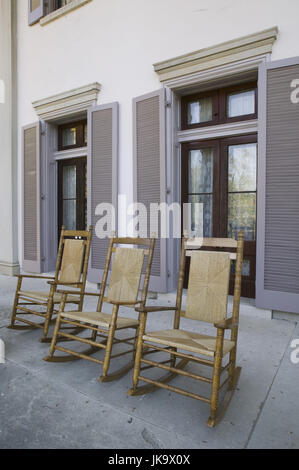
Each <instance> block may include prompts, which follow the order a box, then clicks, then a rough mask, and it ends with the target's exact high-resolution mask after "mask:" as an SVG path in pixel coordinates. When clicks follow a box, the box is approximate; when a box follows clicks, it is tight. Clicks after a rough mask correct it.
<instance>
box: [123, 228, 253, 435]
mask: <svg viewBox="0 0 299 470" xmlns="http://www.w3.org/2000/svg"><path fill="white" fill-rule="evenodd" d="M201 242H202V243H201ZM201 242H199V240H198V239H190V240H187V239H186V238H183V240H182V248H181V260H180V271H179V279H178V288H177V299H176V306H175V307H145V306H141V307H139V308H137V309H136V310H137V311H138V312H140V314H141V315H140V327H139V333H138V341H137V350H136V356H135V365H134V374H133V388H132V389H130V390H129V391H128V394H129V395H143V394H145V393H148V392H151V391H154V390H156V389H157V388H159V387H160V388H164V389H167V390H171V391H173V392H176V393H179V394H181V395H185V396H187V397H191V398H195V399H197V400H201V401H204V402H206V403H209V404H210V417H209V419H208V422H207V424H208V425H209V426H210V427H213V426H215V424H216V422H218V420H219V419H220V417H221V416H222V415H223V414H224V412H225V409H226V408H227V406H228V404H229V402H230V400H231V397H232V394H233V392H234V390H235V387H236V383H237V381H238V378H239V374H240V370H241V369H240V368H239V367H238V368H236V351H237V339H238V321H239V306H240V292H241V274H242V262H243V246H244V235H243V233H242V232H240V233H239V237H238V241H236V240H233V239H228V238H227V239H217V238H204V239H201ZM201 247H205V248H206V247H210V248H211V249H213V250H215V249H216V248H219V249H220V250H222V251H204V250H198V248H201ZM232 249H234V251H236V253H231V252H230V253H228V252H224V251H223V250H228V251H232ZM193 250H196V251H193ZM186 256H191V263H190V273H189V284H188V291H187V304H186V311H182V309H181V305H182V292H183V284H184V273H185V263H186ZM231 259H234V260H236V268H235V283H234V298H233V312H232V316H231V317H230V318H227V300H228V289H229V278H230V260H231ZM167 310H168V311H169V310H173V311H175V316H174V326H173V329H169V330H162V331H154V332H146V319H147V314H148V313H150V312H162V311H167ZM181 316H183V317H186V318H190V319H192V320H200V321H204V322H209V323H213V324H214V326H215V328H216V329H217V335H216V336H215V337H214V336H206V335H202V334H199V333H195V332H191V331H186V330H182V329H180V317H181ZM225 330H230V331H231V333H230V338H229V339H225V338H224V333H225ZM158 351H163V352H165V353H167V355H169V354H170V360H168V361H163V362H154V361H153V360H149V359H147V358H145V357H144V356H145V355H149V354H152V353H154V352H158ZM182 351H183V352H182ZM191 353H192V354H191ZM228 354H229V359H228V362H227V363H226V364H225V365H223V364H222V360H223V358H224V357H225V356H227V355H228ZM202 356H205V357H202ZM207 357H208V359H207ZM178 359H180V362H178V363H177V362H176V361H177V360H178ZM189 361H192V362H195V363H198V364H201V365H204V366H209V367H212V368H213V374H212V378H210V377H205V376H203V375H197V374H195V373H191V372H189V371H187V370H184V367H185V366H186V365H187V363H188V362H189ZM167 362H169V363H170V365H166V363H167ZM141 365H142V367H141ZM153 367H158V368H160V369H163V370H165V371H167V372H168V373H167V374H166V375H164V376H163V377H162V378H161V379H160V380H153V379H151V378H148V377H144V376H141V375H140V374H141V371H143V370H145V369H150V368H153ZM224 372H226V373H227V374H228V375H227V378H226V379H225V380H223V381H222V383H220V379H221V375H222V373H224ZM176 375H182V376H184V377H189V378H192V379H196V380H201V381H204V382H206V383H209V384H210V385H211V394H210V397H203V396H200V395H198V394H195V393H191V392H189V391H187V390H184V389H182V388H177V387H173V386H170V385H167V383H168V382H169V381H170V380H172V379H173V378H174V377H175V376H176ZM140 380H141V381H143V382H146V383H147V385H143V386H140V387H138V382H139V381H140ZM226 385H228V390H227V392H226V396H225V398H224V400H223V403H222V412H220V413H219V412H218V402H219V392H220V390H221V389H222V388H223V387H225V386H226Z"/></svg>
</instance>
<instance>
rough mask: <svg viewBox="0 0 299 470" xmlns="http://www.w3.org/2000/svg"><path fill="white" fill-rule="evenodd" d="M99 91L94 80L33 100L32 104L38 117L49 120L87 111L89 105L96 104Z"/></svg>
mask: <svg viewBox="0 0 299 470" xmlns="http://www.w3.org/2000/svg"><path fill="white" fill-rule="evenodd" d="M100 91H101V85H100V84H99V83H97V82H95V83H91V84H90V85H85V86H82V87H79V88H75V89H73V90H69V91H66V92H63V93H59V94H57V95H53V96H50V97H48V98H43V99H41V100H38V101H34V102H33V103H32V106H33V107H34V109H35V111H36V114H37V115H38V116H39V118H40V119H42V120H44V121H51V120H54V119H59V118H62V117H64V116H68V115H73V114H77V113H80V112H82V111H87V109H88V108H89V107H90V106H95V105H97V101H98V95H99V93H100Z"/></svg>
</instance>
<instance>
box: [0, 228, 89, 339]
mask: <svg viewBox="0 0 299 470" xmlns="http://www.w3.org/2000/svg"><path fill="white" fill-rule="evenodd" d="M91 236H92V227H90V228H89V230H88V231H87V230H86V231H79V230H78V231H77V230H76V231H74V230H65V227H64V226H63V227H62V230H61V235H60V241H59V247H58V254H57V261H56V269H55V276H36V275H25V274H20V275H19V276H18V283H17V289H16V294H15V301H14V306H13V310H12V315H11V323H10V325H9V326H8V328H12V329H16V330H25V329H30V328H41V329H42V330H43V337H42V338H41V341H42V342H49V341H50V340H51V339H50V338H47V335H48V331H49V326H50V324H52V323H53V320H52V316H53V314H57V313H58V310H56V309H55V308H54V306H55V304H60V302H61V299H62V294H61V293H58V292H57V287H58V286H62V285H63V286H73V287H74V288H76V289H75V290H73V291H72V294H70V295H69V296H68V297H67V298H66V299H65V303H67V304H75V305H77V306H78V310H82V306H83V300H84V296H83V292H84V290H85V284H86V277H87V269H88V260H89V253H90V244H91ZM24 278H26V279H32V280H34V279H45V280H47V281H48V284H49V285H50V288H49V289H48V290H45V291H42V292H41V291H32V290H25V289H22V281H23V279H24ZM20 301H22V302H20ZM32 306H38V307H39V308H40V310H41V311H39V310H33V309H32ZM29 307H30V308H29ZM43 308H44V311H42V310H43ZM20 315H37V316H38V317H40V318H42V319H43V320H42V322H38V323H36V322H33V321H31V320H28V319H25V318H23V317H20ZM16 321H18V322H22V323H25V324H26V325H20V324H15V322H16Z"/></svg>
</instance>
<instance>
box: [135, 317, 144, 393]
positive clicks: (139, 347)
mask: <svg viewBox="0 0 299 470" xmlns="http://www.w3.org/2000/svg"><path fill="white" fill-rule="evenodd" d="M145 323H146V314H145V313H143V312H142V313H141V314H140V317H139V328H138V335H137V347H136V353H135V362H134V370H133V389H132V392H133V393H134V392H136V389H137V387H138V377H139V374H140V366H141V358H142V349H143V342H142V338H143V335H144V331H145Z"/></svg>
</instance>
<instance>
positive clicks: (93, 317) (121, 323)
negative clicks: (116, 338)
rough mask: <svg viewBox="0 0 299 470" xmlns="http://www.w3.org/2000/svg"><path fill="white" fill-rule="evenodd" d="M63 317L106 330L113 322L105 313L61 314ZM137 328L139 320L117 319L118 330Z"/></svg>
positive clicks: (110, 316)
mask: <svg viewBox="0 0 299 470" xmlns="http://www.w3.org/2000/svg"><path fill="white" fill-rule="evenodd" d="M61 316H62V317H63V318H67V319H70V320H75V321H81V322H84V323H90V324H91V325H98V326H103V327H106V328H109V326H110V324H111V320H112V315H110V314H109V313H103V312H63V313H61ZM136 327H138V320H134V319H132V318H126V317H118V318H117V322H116V328H117V329H121V328H136Z"/></svg>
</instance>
